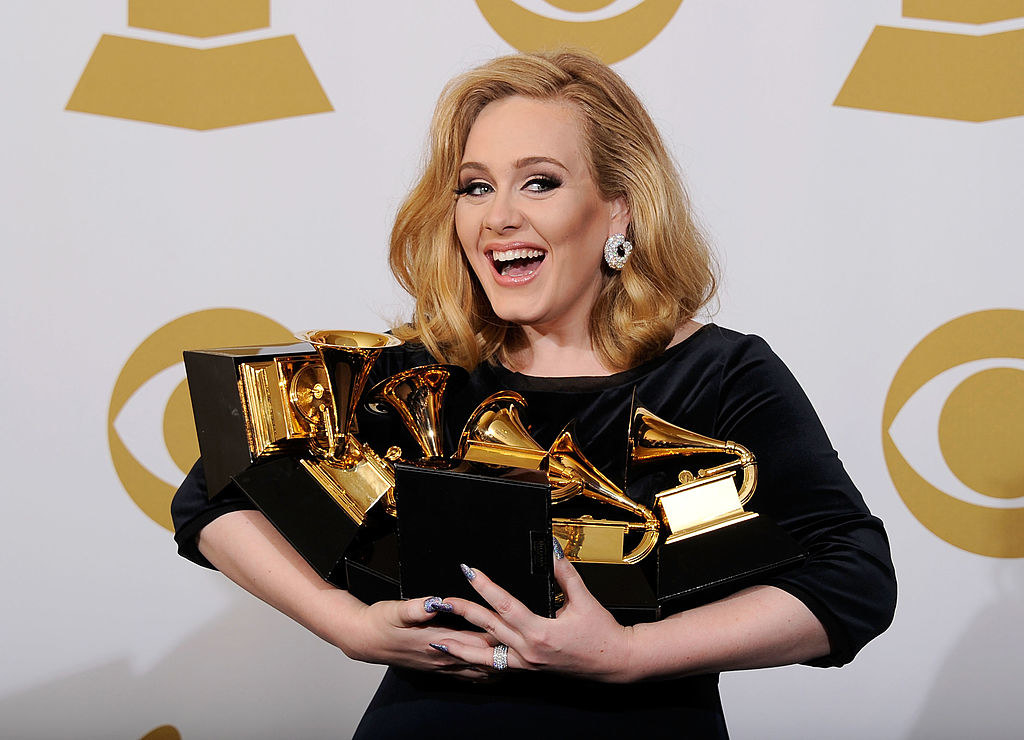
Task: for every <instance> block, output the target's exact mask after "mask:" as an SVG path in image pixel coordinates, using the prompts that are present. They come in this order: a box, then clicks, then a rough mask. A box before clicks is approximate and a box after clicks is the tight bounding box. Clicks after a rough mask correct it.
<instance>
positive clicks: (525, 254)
mask: <svg viewBox="0 0 1024 740" xmlns="http://www.w3.org/2000/svg"><path fill="white" fill-rule="evenodd" d="M543 256H544V252H543V251H542V250H540V249H506V250H505V251H503V252H491V257H492V258H493V259H494V261H495V262H511V261H512V260H524V259H533V258H535V257H543Z"/></svg>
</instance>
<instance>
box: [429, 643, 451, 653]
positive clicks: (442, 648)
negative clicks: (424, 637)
mask: <svg viewBox="0 0 1024 740" xmlns="http://www.w3.org/2000/svg"><path fill="white" fill-rule="evenodd" d="M427 644H428V645H430V647H432V648H434V650H437V651H438V652H441V653H447V652H448V648H446V647H445V646H444V645H438V644H437V643H436V642H431V643H427Z"/></svg>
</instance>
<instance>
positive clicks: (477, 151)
mask: <svg viewBox="0 0 1024 740" xmlns="http://www.w3.org/2000/svg"><path fill="white" fill-rule="evenodd" d="M628 224H629V211H628V208H627V207H626V204H625V201H624V199H621V198H619V199H616V200H613V201H605V200H602V199H601V196H600V194H599V192H598V190H597V185H596V184H595V183H594V181H593V179H592V178H591V175H590V167H589V161H588V158H587V153H586V144H585V142H584V139H583V136H582V134H581V132H580V127H579V123H578V121H577V117H576V113H575V111H574V109H573V108H572V107H571V106H569V105H568V104H564V103H555V102H544V101H538V100H533V99H530V98H523V97H518V96H517V97H510V98H504V99H502V100H498V101H495V102H493V103H490V104H488V105H487V106H486V107H485V108H484V109H483V110H482V111H481V112H480V115H479V116H478V117H477V119H476V122H475V123H474V124H473V127H472V128H471V129H470V131H469V137H468V139H467V141H466V151H465V153H464V154H463V157H462V163H461V167H460V170H459V196H458V201H457V203H456V206H455V229H456V232H457V233H458V236H459V241H460V242H461V243H462V248H463V250H464V251H465V253H466V257H467V258H468V259H469V263H470V265H472V267H473V271H474V272H475V273H476V276H477V278H478V279H479V281H480V284H481V285H482V286H483V289H484V292H485V293H486V294H487V298H488V300H489V301H490V303H491V308H492V309H493V310H494V312H495V314H497V315H498V316H499V317H500V318H502V319H504V320H506V321H510V322H512V323H515V324H520V325H523V326H530V327H533V328H536V329H538V330H539V331H552V330H554V331H566V330H568V331H579V330H581V329H582V330H586V327H588V326H589V319H590V310H591V308H592V306H593V305H594V301H595V300H596V299H597V296H598V293H599V292H600V289H601V260H602V258H603V252H604V243H605V240H606V239H607V238H608V237H609V236H610V235H612V234H615V233H620V232H621V233H625V231H626V226H627V225H628Z"/></svg>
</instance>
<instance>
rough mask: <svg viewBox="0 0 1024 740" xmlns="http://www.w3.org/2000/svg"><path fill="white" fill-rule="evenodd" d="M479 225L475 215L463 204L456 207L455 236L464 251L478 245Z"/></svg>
mask: <svg viewBox="0 0 1024 740" xmlns="http://www.w3.org/2000/svg"><path fill="white" fill-rule="evenodd" d="M478 231H479V225H478V224H476V223H475V219H474V218H473V213H472V211H471V210H470V209H468V208H466V207H465V206H464V205H462V204H461V203H459V204H456V206H455V235H456V236H457V237H458V239H459V243H460V244H461V245H462V248H463V250H465V249H469V248H472V247H473V246H474V245H475V244H476V234H477V233H478Z"/></svg>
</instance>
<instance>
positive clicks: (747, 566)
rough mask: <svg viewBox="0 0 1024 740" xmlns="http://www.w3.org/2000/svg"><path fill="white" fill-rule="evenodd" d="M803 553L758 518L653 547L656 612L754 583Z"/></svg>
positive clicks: (780, 531)
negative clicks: (659, 605)
mask: <svg viewBox="0 0 1024 740" xmlns="http://www.w3.org/2000/svg"><path fill="white" fill-rule="evenodd" d="M806 557H807V553H806V552H804V550H803V549H802V548H801V547H800V545H799V544H798V543H797V542H796V540H794V539H793V538H792V537H790V536H789V534H788V533H787V532H786V531H785V530H783V529H782V528H781V527H779V526H778V525H777V524H775V523H774V522H772V521H771V520H769V519H767V518H765V517H763V516H756V517H753V518H752V519H746V520H744V521H741V522H737V523H736V524H730V525H728V526H725V527H722V528H721V529H716V530H712V531H711V532H707V533H705V534H699V535H695V536H693V537H688V538H685V539H682V540H677V541H676V542H673V543H671V544H663V545H661V546H660V547H659V548H658V550H657V563H656V565H657V567H656V585H655V593H656V595H657V598H658V603H659V604H661V616H663V617H665V616H668V615H669V614H674V613H676V612H680V611H683V610H684V609H691V608H693V607H695V606H700V605H701V604H707V603H709V602H712V601H716V600H718V599H721V598H723V597H725V596H728V595H729V594H732V593H735V592H736V591H739V590H740V589H742V588H746V587H747V586H752V585H756V584H757V583H758V582H759V579H763V578H765V577H766V576H769V575H771V574H773V573H776V572H778V571H781V570H785V569H786V568H789V567H792V566H794V565H797V564H799V563H801V562H803V561H804V560H805V559H806Z"/></svg>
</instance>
